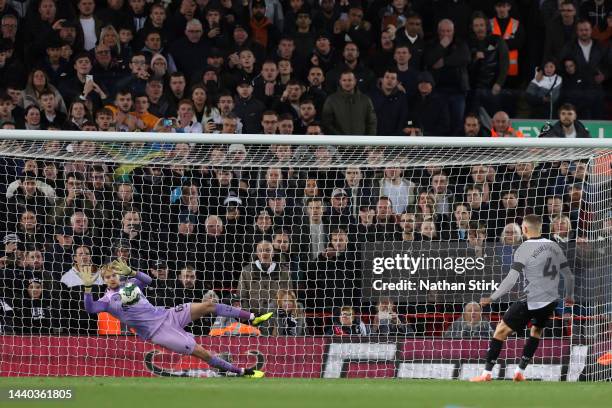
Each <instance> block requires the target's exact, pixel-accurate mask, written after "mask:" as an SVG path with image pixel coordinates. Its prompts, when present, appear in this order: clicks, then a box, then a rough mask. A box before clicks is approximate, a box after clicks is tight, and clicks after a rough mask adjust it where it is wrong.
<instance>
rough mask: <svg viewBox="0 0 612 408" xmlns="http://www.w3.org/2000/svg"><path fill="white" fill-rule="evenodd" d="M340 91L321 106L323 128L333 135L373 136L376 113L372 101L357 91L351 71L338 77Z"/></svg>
mask: <svg viewBox="0 0 612 408" xmlns="http://www.w3.org/2000/svg"><path fill="white" fill-rule="evenodd" d="M339 82H340V89H339V90H338V91H336V92H335V93H333V94H331V95H330V96H329V97H328V98H327V100H326V101H325V104H324V105H323V114H322V118H323V126H324V127H325V128H326V129H327V131H328V132H329V133H331V134H335V135H372V136H373V135H375V134H376V126H377V121H376V112H375V111H374V107H373V106H372V101H371V100H370V98H369V97H368V96H367V95H364V94H362V93H361V91H359V89H357V78H356V77H355V74H354V73H353V72H352V71H345V72H343V73H342V74H341V75H340V81H339Z"/></svg>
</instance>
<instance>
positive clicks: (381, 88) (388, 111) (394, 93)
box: [370, 68, 408, 136]
mask: <svg viewBox="0 0 612 408" xmlns="http://www.w3.org/2000/svg"><path fill="white" fill-rule="evenodd" d="M399 85H400V83H399V81H398V73H397V71H396V70H395V69H394V68H387V69H385V70H384V73H383V75H382V78H381V79H380V81H379V85H378V86H376V89H375V90H374V91H372V93H371V94H370V98H371V99H372V105H373V106H374V111H375V112H376V119H377V120H376V124H377V126H376V128H377V129H376V134H377V135H387V136H399V135H402V134H403V132H402V130H403V128H404V125H405V123H406V118H407V114H408V100H407V98H406V93H405V92H403V91H401V90H400V88H399Z"/></svg>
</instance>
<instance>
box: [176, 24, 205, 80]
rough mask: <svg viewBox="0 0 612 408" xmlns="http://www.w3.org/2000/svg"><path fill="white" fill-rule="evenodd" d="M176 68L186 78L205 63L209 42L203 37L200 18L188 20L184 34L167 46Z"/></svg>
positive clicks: (191, 75)
mask: <svg viewBox="0 0 612 408" xmlns="http://www.w3.org/2000/svg"><path fill="white" fill-rule="evenodd" d="M169 51H170V53H171V54H172V57H173V58H174V62H175V63H176V68H177V69H178V70H179V71H181V72H183V73H184V74H185V76H186V77H187V78H192V77H193V75H194V74H195V73H196V72H197V71H198V70H199V69H201V67H203V66H204V65H206V57H207V56H208V53H209V52H210V43H209V41H208V40H207V39H206V38H205V37H204V27H203V26H202V23H201V22H200V20H198V19H196V18H194V19H191V20H189V22H188V23H187V25H186V26H185V36H184V37H181V38H179V39H178V40H176V41H175V42H173V43H172V44H171V46H170V48H169Z"/></svg>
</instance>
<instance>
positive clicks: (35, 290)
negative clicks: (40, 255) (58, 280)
mask: <svg viewBox="0 0 612 408" xmlns="http://www.w3.org/2000/svg"><path fill="white" fill-rule="evenodd" d="M22 284H23V288H22V290H21V291H20V294H19V297H17V299H16V301H15V307H14V311H15V320H14V324H15V332H16V333H19V334H43V335H44V334H46V335H49V334H58V333H60V332H61V329H60V326H59V324H60V322H59V317H60V316H59V310H60V308H59V307H58V306H59V305H58V302H57V300H56V298H55V297H54V295H53V293H52V292H50V291H49V290H48V289H46V288H45V287H44V286H43V282H42V281H41V280H39V279H37V278H31V279H28V280H26V281H24V282H23V283H22Z"/></svg>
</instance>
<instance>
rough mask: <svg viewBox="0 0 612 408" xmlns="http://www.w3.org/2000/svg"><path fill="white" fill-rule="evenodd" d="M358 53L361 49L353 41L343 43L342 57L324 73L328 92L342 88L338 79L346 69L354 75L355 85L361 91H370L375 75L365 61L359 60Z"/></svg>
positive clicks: (359, 53)
mask: <svg viewBox="0 0 612 408" xmlns="http://www.w3.org/2000/svg"><path fill="white" fill-rule="evenodd" d="M360 55H361V51H360V49H359V47H358V46H357V44H355V43H354V42H347V43H346V44H344V47H343V49H342V58H341V59H340V61H338V62H337V63H336V64H335V65H334V67H333V68H332V69H331V70H330V71H328V72H327V75H326V84H327V91H328V92H329V93H330V94H331V93H332V92H334V91H336V90H339V89H341V88H342V86H341V85H340V82H339V80H340V77H341V76H342V74H343V73H345V72H346V71H350V72H352V73H353V74H354V75H355V80H356V81H357V83H356V86H357V88H358V89H359V90H360V91H361V92H363V93H368V92H370V90H371V89H372V87H373V86H374V83H375V80H376V76H375V75H374V72H373V71H372V70H371V69H370V68H368V67H367V66H366V65H365V63H363V62H362V61H360Z"/></svg>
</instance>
